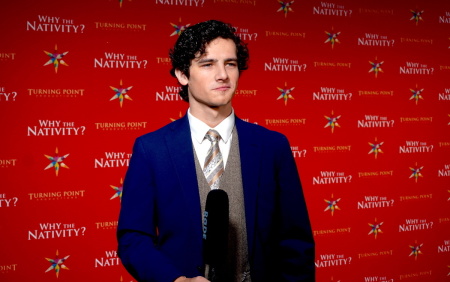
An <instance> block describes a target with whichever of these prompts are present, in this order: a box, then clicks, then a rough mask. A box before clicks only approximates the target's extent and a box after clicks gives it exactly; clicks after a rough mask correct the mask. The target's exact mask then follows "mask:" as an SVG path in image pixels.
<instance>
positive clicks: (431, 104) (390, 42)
mask: <svg viewBox="0 0 450 282" xmlns="http://www.w3.org/2000/svg"><path fill="white" fill-rule="evenodd" d="M1 11H2V12H1V17H0V38H1V40H0V116H1V122H0V132H1V138H0V175H1V183H2V185H1V187H0V219H1V225H0V234H1V235H0V238H1V248H0V249H1V250H0V253H1V255H0V280H1V281H98V280H102V281H133V279H132V277H131V276H130V275H129V274H127V272H126V271H125V269H124V268H123V266H122V265H121V263H120V261H119V259H118V257H117V254H116V246H117V243H116V239H115V230H116V227H117V217H118V212H119V206H120V200H121V195H122V183H123V179H124V176H125V173H126V170H127V167H128V164H129V160H130V156H131V149H132V145H133V142H134V139H135V138H136V137H138V136H140V135H142V134H145V133H147V132H149V131H153V130H155V129H157V128H159V127H161V126H163V125H165V124H167V123H170V122H172V121H173V120H176V119H178V118H180V116H182V115H184V113H185V112H186V109H187V103H185V102H183V101H182V100H181V99H180V98H179V97H178V95H177V93H178V89H179V85H178V84H177V82H176V80H175V79H174V78H172V77H171V76H170V75H169V69H170V61H169V58H168V50H169V49H170V48H171V46H172V45H173V43H174V42H175V40H176V39H177V37H178V36H179V34H180V33H182V32H183V30H184V29H185V28H186V27H188V26H191V25H193V24H195V23H197V22H200V21H203V20H208V19H218V20H222V21H225V22H229V23H231V24H232V25H233V26H234V27H235V28H236V30H237V33H238V34H239V36H240V37H241V38H242V39H243V40H244V41H246V42H247V43H248V46H249V49H250V55H251V59H250V68H249V70H248V71H246V72H244V73H243V75H242V76H241V80H240V85H239V89H238V90H237V91H236V96H235V100H234V107H235V110H236V113H237V114H238V116H239V117H241V118H243V119H245V120H247V121H248V122H251V123H257V124H260V125H262V126H265V127H267V128H269V129H272V130H276V131H280V132H282V133H284V134H286V135H287V136H288V138H289V140H290V142H291V147H292V153H293V155H294V157H295V159H296V162H297V165H298V169H299V173H300V177H301V180H302V183H303V187H304V193H305V196H306V200H307V204H308V209H309V212H310V218H311V221H312V226H313V231H314V237H315V240H316V243H317V254H316V260H315V264H316V269H317V281H342V282H343V281H364V282H366V281H385V282H393V281H448V280H449V279H450V232H449V230H450V214H449V210H450V209H449V207H450V2H448V1H440V0H428V1H410V0H401V1H387V0H383V1H352V0H338V1H333V0H330V1H327V0H324V1H319V0H302V1H300V0H299V1H297V0H295V1H277V0H123V1H122V0H119V1H118V0H95V1H87V0H82V1H74V0H71V1H56V0H43V1H24V0H17V1H6V2H5V3H3V5H2V7H1Z"/></svg>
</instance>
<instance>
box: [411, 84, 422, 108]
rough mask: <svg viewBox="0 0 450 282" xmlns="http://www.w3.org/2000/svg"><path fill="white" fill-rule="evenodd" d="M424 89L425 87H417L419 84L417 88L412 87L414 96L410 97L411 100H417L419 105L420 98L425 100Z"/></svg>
mask: <svg viewBox="0 0 450 282" xmlns="http://www.w3.org/2000/svg"><path fill="white" fill-rule="evenodd" d="M423 90H424V89H423V88H422V89H419V88H417V85H416V88H415V89H411V88H410V89H409V91H411V93H412V96H411V97H410V98H409V100H414V101H416V105H417V104H418V103H419V100H423V97H422V93H423Z"/></svg>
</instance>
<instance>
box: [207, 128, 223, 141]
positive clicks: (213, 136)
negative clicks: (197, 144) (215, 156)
mask: <svg viewBox="0 0 450 282" xmlns="http://www.w3.org/2000/svg"><path fill="white" fill-rule="evenodd" d="M205 138H206V139H208V140H209V141H211V142H218V141H219V140H220V134H219V132H217V131H215V130H214V129H210V130H208V132H206V135H205Z"/></svg>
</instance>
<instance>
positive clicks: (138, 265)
mask: <svg viewBox="0 0 450 282" xmlns="http://www.w3.org/2000/svg"><path fill="white" fill-rule="evenodd" d="M147 154H148V153H147ZM149 157H150V156H148V155H146V151H145V149H144V146H143V145H142V142H141V141H140V140H139V138H138V139H137V140H136V142H135V144H134V148H133V154H132V157H131V160H130V165H129V168H128V171H127V174H126V177H125V182H124V186H123V187H124V188H123V193H122V201H121V210H120V215H119V223H118V229H117V238H118V255H119V257H120V259H121V261H122V264H123V265H124V266H125V268H126V269H127V270H128V272H129V273H130V274H131V275H132V276H133V277H134V278H135V279H136V280H138V281H158V282H162V281H167V282H169V281H174V280H175V279H176V278H177V277H179V276H182V273H180V271H179V270H178V269H176V267H175V266H174V265H173V264H172V263H171V261H170V260H169V259H168V258H167V257H166V256H165V255H164V254H163V253H162V252H160V251H159V250H158V246H157V223H156V222H155V221H156V220H155V219H156V215H155V203H156V202H155V201H156V199H155V190H154V189H153V186H154V183H153V179H152V178H153V177H152V167H151V166H152V165H151V164H152V162H150V161H149V159H148V158H149Z"/></svg>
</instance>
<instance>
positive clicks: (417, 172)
mask: <svg viewBox="0 0 450 282" xmlns="http://www.w3.org/2000/svg"><path fill="white" fill-rule="evenodd" d="M409 169H410V170H411V171H412V174H411V175H410V176H409V178H414V179H415V181H416V183H417V181H418V180H419V177H423V175H422V173H421V171H422V169H423V166H421V167H418V166H417V163H416V167H410V168H409Z"/></svg>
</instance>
